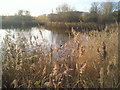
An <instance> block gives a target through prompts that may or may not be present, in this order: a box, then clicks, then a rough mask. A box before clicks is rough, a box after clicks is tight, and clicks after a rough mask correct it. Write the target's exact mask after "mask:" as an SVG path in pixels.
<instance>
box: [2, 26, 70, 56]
mask: <svg viewBox="0 0 120 90" xmlns="http://www.w3.org/2000/svg"><path fill="white" fill-rule="evenodd" d="M40 34H42V35H40ZM6 35H9V36H10V38H11V39H12V41H17V40H19V36H20V37H25V38H30V36H33V37H32V39H31V40H32V42H34V41H35V39H34V36H35V37H37V38H38V39H37V42H38V43H44V44H45V45H47V46H50V45H51V44H52V45H53V46H56V45H58V46H59V45H63V44H65V43H66V42H67V41H68V40H69V34H68V32H65V31H63V30H48V29H45V28H38V27H33V28H29V29H28V28H24V29H20V28H18V29H14V28H13V29H0V50H1V47H2V43H3V38H4V37H5V36H6ZM43 39H44V40H45V42H43ZM1 51H2V50H1ZM1 53H2V52H0V56H1Z"/></svg>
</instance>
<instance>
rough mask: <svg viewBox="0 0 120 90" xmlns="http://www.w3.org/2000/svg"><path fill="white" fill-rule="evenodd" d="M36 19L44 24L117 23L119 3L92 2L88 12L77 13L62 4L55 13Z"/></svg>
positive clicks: (118, 20) (119, 9)
mask: <svg viewBox="0 0 120 90" xmlns="http://www.w3.org/2000/svg"><path fill="white" fill-rule="evenodd" d="M43 18H44V19H43ZM37 19H39V20H41V21H44V22H48V21H49V22H95V23H96V22H97V23H114V22H118V23H119V22H120V1H119V2H110V1H109V2H101V3H98V2H93V3H92V4H91V8H90V11H89V12H79V11H76V10H74V9H73V8H71V7H70V6H69V5H68V4H63V5H60V6H58V7H57V8H56V11H55V12H53V10H52V12H51V14H48V15H42V16H38V17H37Z"/></svg>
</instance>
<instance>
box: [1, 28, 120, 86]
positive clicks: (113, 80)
mask: <svg viewBox="0 0 120 90" xmlns="http://www.w3.org/2000/svg"><path fill="white" fill-rule="evenodd" d="M72 33H73V35H74V38H73V39H72V40H70V41H68V42H67V43H66V44H65V45H63V46H62V48H64V50H63V51H62V52H59V51H60V49H61V48H59V47H57V46H56V47H52V45H51V46H50V49H48V48H47V47H46V46H45V45H44V44H43V43H37V42H32V41H31V39H33V38H34V39H35V40H37V39H38V37H35V36H31V37H29V38H25V37H24V36H21V35H20V34H19V40H17V41H15V42H13V41H11V39H10V38H9V36H8V35H7V36H6V37H5V38H4V48H3V50H4V60H3V67H2V69H3V75H2V79H3V80H2V87H3V88H49V87H52V88H118V87H119V84H120V83H119V81H118V77H119V73H120V72H119V69H118V27H113V26H106V28H105V29H104V31H102V32H98V31H97V30H96V31H90V32H85V33H83V35H85V36H87V43H86V44H85V45H84V44H82V41H81V37H80V35H81V34H80V33H77V32H76V31H75V30H72ZM40 35H41V36H42V33H41V32H40ZM44 41H45V39H44V38H43V42H44ZM29 47H30V48H32V50H31V49H29ZM43 50H44V51H43ZM53 51H54V52H56V53H57V54H58V55H59V56H60V57H59V58H53V57H54V54H53V53H52V52H53Z"/></svg>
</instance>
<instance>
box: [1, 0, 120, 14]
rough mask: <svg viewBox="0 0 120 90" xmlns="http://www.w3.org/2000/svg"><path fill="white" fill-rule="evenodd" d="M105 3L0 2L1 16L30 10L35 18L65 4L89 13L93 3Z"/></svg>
mask: <svg viewBox="0 0 120 90" xmlns="http://www.w3.org/2000/svg"><path fill="white" fill-rule="evenodd" d="M104 1H108V0H0V15H14V14H15V13H16V12H17V11H18V10H28V11H30V12H31V15H34V16H38V15H42V14H49V13H51V12H52V9H53V10H54V12H55V8H56V7H57V6H58V5H61V4H64V3H67V4H68V5H70V6H71V7H74V8H75V9H76V10H78V11H86V12H88V11H89V9H90V7H91V3H92V2H104ZM109 1H111V0H109ZM112 1H119V0H112Z"/></svg>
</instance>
